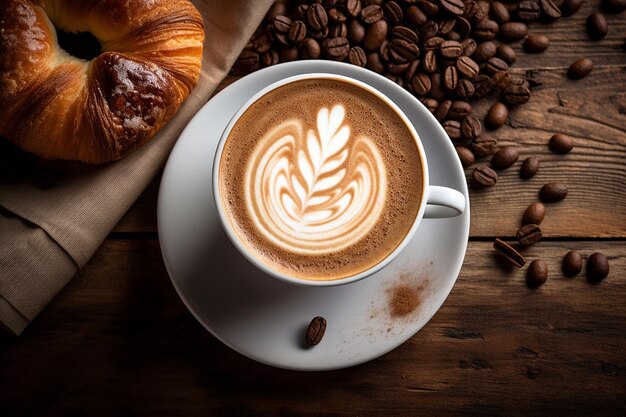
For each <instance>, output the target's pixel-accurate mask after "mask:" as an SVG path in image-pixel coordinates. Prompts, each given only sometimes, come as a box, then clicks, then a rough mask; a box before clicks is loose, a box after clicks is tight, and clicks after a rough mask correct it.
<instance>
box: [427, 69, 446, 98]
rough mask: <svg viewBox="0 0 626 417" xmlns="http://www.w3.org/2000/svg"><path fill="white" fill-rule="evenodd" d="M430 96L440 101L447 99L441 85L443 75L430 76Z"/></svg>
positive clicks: (436, 73)
mask: <svg viewBox="0 0 626 417" xmlns="http://www.w3.org/2000/svg"><path fill="white" fill-rule="evenodd" d="M430 96H431V97H432V98H434V99H436V100H439V101H441V100H443V99H445V98H446V92H445V90H444V89H443V85H442V83H441V74H439V73H438V72H435V73H434V74H430Z"/></svg>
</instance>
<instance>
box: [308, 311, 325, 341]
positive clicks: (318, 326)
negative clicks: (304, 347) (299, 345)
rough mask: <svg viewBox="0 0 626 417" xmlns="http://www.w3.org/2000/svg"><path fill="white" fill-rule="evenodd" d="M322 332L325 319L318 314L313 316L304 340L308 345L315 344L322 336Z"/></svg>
mask: <svg viewBox="0 0 626 417" xmlns="http://www.w3.org/2000/svg"><path fill="white" fill-rule="evenodd" d="M324 332H326V319H325V318H324V317H320V316H317V317H315V318H313V320H311V324H309V328H308V329H307V331H306V342H307V343H308V344H309V345H310V346H315V345H317V344H318V343H319V342H321V340H322V338H323V337H324Z"/></svg>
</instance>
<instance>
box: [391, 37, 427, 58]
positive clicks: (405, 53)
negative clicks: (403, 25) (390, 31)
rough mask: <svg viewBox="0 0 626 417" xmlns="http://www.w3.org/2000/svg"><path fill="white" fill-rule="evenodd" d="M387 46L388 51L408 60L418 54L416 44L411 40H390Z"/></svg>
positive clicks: (417, 56) (416, 56)
mask: <svg viewBox="0 0 626 417" xmlns="http://www.w3.org/2000/svg"><path fill="white" fill-rule="evenodd" d="M389 48H391V50H390V51H389V52H390V53H391V52H393V53H395V54H397V55H398V56H401V57H402V58H404V59H406V60H408V61H413V60H415V59H417V58H419V56H420V50H419V48H418V46H417V45H415V44H414V43H412V42H407V41H405V40H404V39H394V40H392V41H391V43H390V44H389Z"/></svg>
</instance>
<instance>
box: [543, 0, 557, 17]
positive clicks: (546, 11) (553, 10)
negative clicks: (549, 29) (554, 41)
mask: <svg viewBox="0 0 626 417" xmlns="http://www.w3.org/2000/svg"><path fill="white" fill-rule="evenodd" d="M539 6H540V7H541V11H542V12H543V16H545V17H547V18H548V19H552V20H554V19H558V18H559V17H561V9H559V6H557V5H556V4H555V3H554V2H553V1H552V0H539Z"/></svg>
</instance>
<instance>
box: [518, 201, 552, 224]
mask: <svg viewBox="0 0 626 417" xmlns="http://www.w3.org/2000/svg"><path fill="white" fill-rule="evenodd" d="M545 215H546V206H544V205H543V203H540V202H538V201H536V202H534V203H531V204H530V205H529V206H528V208H526V211H525V212H524V216H523V217H522V225H523V226H525V225H528V224H536V225H539V224H541V222H542V221H543V218H544V217H545Z"/></svg>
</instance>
